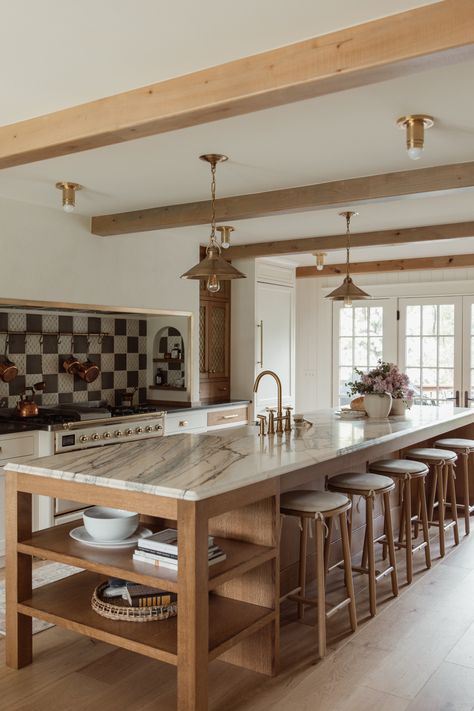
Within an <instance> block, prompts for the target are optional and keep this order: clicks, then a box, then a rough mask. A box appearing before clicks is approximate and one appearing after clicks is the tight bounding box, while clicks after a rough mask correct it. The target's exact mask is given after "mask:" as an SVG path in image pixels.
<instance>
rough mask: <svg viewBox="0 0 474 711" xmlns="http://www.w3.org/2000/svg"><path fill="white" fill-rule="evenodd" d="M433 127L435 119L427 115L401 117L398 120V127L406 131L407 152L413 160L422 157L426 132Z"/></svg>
mask: <svg viewBox="0 0 474 711" xmlns="http://www.w3.org/2000/svg"><path fill="white" fill-rule="evenodd" d="M433 125H434V120H433V117H432V116H427V115H426V114H411V115H408V116H401V117H400V118H399V119H398V120H397V126H398V127H399V128H401V129H405V130H406V142H407V151H408V155H409V156H410V158H412V159H413V160H418V158H420V157H421V154H422V151H423V148H424V143H425V131H426V130H428V129H429V128H431V127H432V126H433Z"/></svg>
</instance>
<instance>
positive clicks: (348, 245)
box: [346, 215, 351, 279]
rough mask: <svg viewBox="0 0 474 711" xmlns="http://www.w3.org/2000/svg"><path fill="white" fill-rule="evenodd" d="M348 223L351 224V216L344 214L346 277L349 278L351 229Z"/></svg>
mask: <svg viewBox="0 0 474 711" xmlns="http://www.w3.org/2000/svg"><path fill="white" fill-rule="evenodd" d="M350 224H351V216H350V215H346V225H347V227H346V237H347V242H346V278H347V279H349V277H350V272H349V262H350V249H351V230H350Z"/></svg>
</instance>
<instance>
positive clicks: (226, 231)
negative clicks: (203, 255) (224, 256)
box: [217, 225, 235, 249]
mask: <svg viewBox="0 0 474 711" xmlns="http://www.w3.org/2000/svg"><path fill="white" fill-rule="evenodd" d="M217 230H218V231H219V232H220V233H221V245H220V246H221V249H229V247H230V234H231V232H234V231H235V227H231V226H230V225H222V226H221V227H217Z"/></svg>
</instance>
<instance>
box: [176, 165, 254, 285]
mask: <svg viewBox="0 0 474 711" xmlns="http://www.w3.org/2000/svg"><path fill="white" fill-rule="evenodd" d="M199 158H200V159H201V160H204V161H206V162H207V163H209V164H210V166H211V234H210V236H209V242H208V243H207V247H206V256H205V257H204V259H202V260H201V261H200V262H199V264H196V266H194V267H192V268H191V269H189V270H188V271H187V272H185V273H184V274H181V279H201V280H204V279H205V280H206V289H207V290H208V291H210V292H211V293H215V292H216V291H219V289H220V288H221V284H220V283H221V281H227V280H229V279H245V274H242V272H240V271H239V270H238V269H236V268H235V267H233V266H232V264H230V263H229V262H226V260H225V259H224V258H223V257H222V256H221V247H220V245H219V244H218V242H217V240H216V165H217V164H218V163H222V162H223V161H226V160H227V156H223V155H220V154H219V153H208V154H206V155H203V156H199ZM222 229H223V230H224V229H228V230H229V233H230V231H231V230H232V229H233V228H232V227H230V228H229V227H227V226H226V227H223V228H222ZM222 237H224V234H223V235H222ZM222 246H223V245H222Z"/></svg>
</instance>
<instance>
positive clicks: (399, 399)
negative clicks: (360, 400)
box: [348, 360, 413, 417]
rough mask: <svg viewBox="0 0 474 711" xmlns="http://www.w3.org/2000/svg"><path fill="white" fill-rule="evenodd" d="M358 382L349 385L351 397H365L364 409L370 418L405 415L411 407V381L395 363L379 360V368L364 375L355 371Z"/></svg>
mask: <svg viewBox="0 0 474 711" xmlns="http://www.w3.org/2000/svg"><path fill="white" fill-rule="evenodd" d="M355 373H356V374H357V375H358V376H360V377H359V379H358V380H354V381H353V382H350V383H348V387H349V392H350V394H351V395H356V394H358V395H363V396H364V409H365V411H366V412H367V415H368V416H369V417H388V415H389V414H390V415H403V414H404V413H405V410H406V408H407V407H409V406H410V405H411V401H412V398H413V390H411V389H410V388H409V379H408V376H407V375H406V374H405V373H402V372H400V370H399V368H398V366H397V365H395V363H387V362H385V361H383V360H379V361H378V363H377V366H376V367H375V368H372V370H369V371H368V372H367V373H364V372H363V371H362V370H358V369H357V368H356V369H355Z"/></svg>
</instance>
